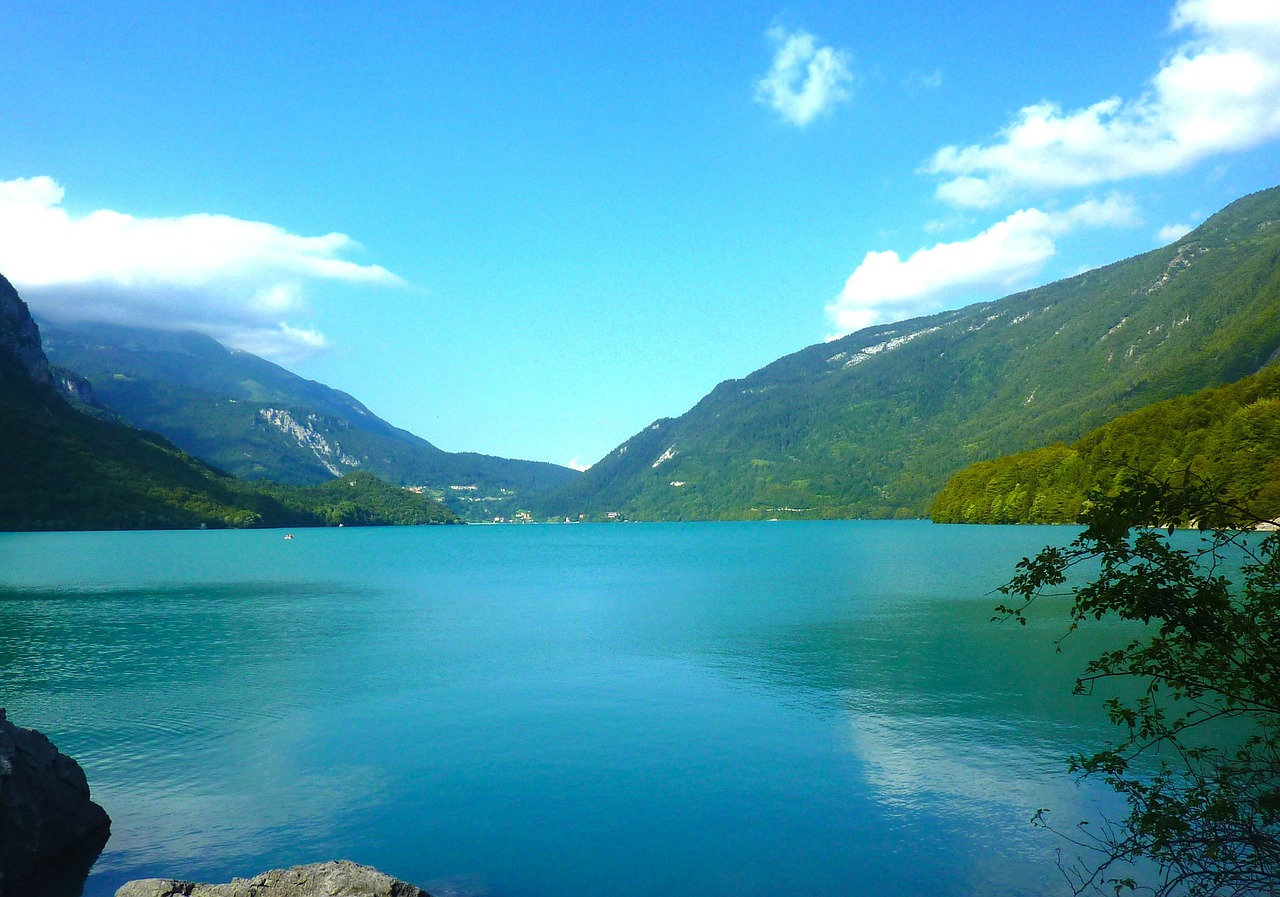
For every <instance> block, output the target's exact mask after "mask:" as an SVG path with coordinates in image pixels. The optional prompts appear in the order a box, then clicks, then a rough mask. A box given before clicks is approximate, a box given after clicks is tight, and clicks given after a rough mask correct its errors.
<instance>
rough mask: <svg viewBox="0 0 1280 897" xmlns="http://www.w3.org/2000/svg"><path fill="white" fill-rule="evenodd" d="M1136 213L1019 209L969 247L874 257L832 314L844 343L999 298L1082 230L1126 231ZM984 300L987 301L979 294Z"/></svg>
mask: <svg viewBox="0 0 1280 897" xmlns="http://www.w3.org/2000/svg"><path fill="white" fill-rule="evenodd" d="M1136 220H1137V213H1136V211H1135V210H1134V207H1133V204H1132V202H1131V201H1130V200H1129V199H1127V198H1126V197H1122V196H1112V197H1110V198H1109V199H1107V200H1105V201H1097V200H1089V201H1086V202H1082V203H1080V204H1079V205H1076V206H1074V207H1072V208H1070V209H1067V210H1065V211H1062V212H1043V211H1041V210H1040V209H1034V208H1032V209H1019V210H1018V211H1016V212H1014V213H1013V214H1012V215H1009V216H1008V217H1007V218H1005V219H1004V220H1003V221H999V222H997V223H996V224H993V225H992V226H991V227H989V228H987V229H986V230H984V231H982V232H981V233H979V234H978V235H977V236H974V237H970V238H969V239H967V240H957V241H955V242H951V243H938V244H935V245H934V246H931V247H928V248H925V249H920V250H917V251H916V252H914V253H912V254H911V255H910V256H909V257H907V258H905V259H904V258H902V257H901V256H899V255H898V253H896V252H894V251H892V250H890V251H887V252H868V253H867V254H866V256H865V257H864V258H863V260H862V263H861V264H859V265H858V267H857V269H855V270H854V272H853V274H851V275H849V279H848V280H847V281H846V282H845V285H844V289H843V290H841V291H840V295H839V296H837V297H836V299H835V301H833V302H832V303H831V304H830V305H828V306H827V308H826V312H827V316H828V318H829V319H830V320H831V322H832V324H834V325H835V327H836V331H837V332H836V333H835V334H834V335H836V336H841V335H843V334H846V333H851V332H853V331H855V330H860V329H862V328H863V327H870V326H871V325H873V324H880V323H884V322H886V321H897V320H901V319H903V318H909V317H915V316H918V315H926V314H930V313H932V312H935V311H939V310H941V309H942V308H945V307H947V303H949V302H950V300H955V299H959V298H968V299H970V300H973V301H977V300H980V299H983V298H991V299H994V298H996V297H998V296H1000V295H1002V294H1003V293H1007V292H1010V291H1012V290H1015V289H1018V288H1019V287H1023V286H1027V285H1028V281H1029V280H1030V278H1032V277H1034V276H1035V275H1036V274H1038V273H1039V272H1040V270H1041V268H1042V267H1043V266H1044V264H1045V262H1047V261H1048V260H1049V259H1050V258H1052V257H1053V255H1054V254H1055V252H1056V251H1057V248H1056V246H1055V244H1054V238H1055V237H1059V236H1062V235H1063V234H1066V233H1069V232H1071V231H1072V230H1074V229H1076V228H1077V227H1103V226H1126V225H1132V224H1134V223H1136ZM981 294H986V295H981Z"/></svg>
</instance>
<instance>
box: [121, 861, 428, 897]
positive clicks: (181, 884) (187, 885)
mask: <svg viewBox="0 0 1280 897" xmlns="http://www.w3.org/2000/svg"><path fill="white" fill-rule="evenodd" d="M116 897H431V895H430V894H428V893H427V892H426V891H424V890H422V889H421V888H417V887H414V886H413V885H411V884H407V883H405V882H403V881H399V880H398V879H394V878H392V877H391V876H390V875H385V874H383V873H381V872H379V871H378V870H377V869H373V868H371V867H369V866H360V865H357V864H356V863H353V862H351V861H350V860H337V861H336V862H329V863H313V864H311V865H310V866H294V867H293V868H292V869H274V870H272V871H270V872H263V873H262V874H261V875H257V876H254V877H253V878H237V879H233V880H232V882H231V883H230V884H225V885H200V884H195V883H194V882H189V881H175V880H174V879H170V878H147V879H142V880H140V881H131V882H128V883H127V884H125V885H123V886H121V888H120V889H119V890H118V891H116Z"/></svg>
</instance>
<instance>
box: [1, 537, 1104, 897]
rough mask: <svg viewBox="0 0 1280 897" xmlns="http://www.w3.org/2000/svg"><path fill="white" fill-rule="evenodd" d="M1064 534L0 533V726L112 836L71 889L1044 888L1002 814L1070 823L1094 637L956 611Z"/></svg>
mask: <svg viewBox="0 0 1280 897" xmlns="http://www.w3.org/2000/svg"><path fill="white" fill-rule="evenodd" d="M1072 535H1073V531H1072V530H1069V529H1063V528H1051V527H1017V528H1014V527H938V526H933V525H930V524H927V523H919V522H905V523H903V522H899V523H891V522H833V523H783V524H763V523H757V524H690V525H683V524H654V525H625V526H624V525H597V526H586V525H584V526H528V527H476V526H473V527H438V528H413V529H410V528H388V529H342V530H301V531H297V532H296V538H294V539H293V540H290V541H286V540H284V539H283V538H282V533H281V532H279V531H246V532H177V533H78V534H9V535H3V536H0V705H3V706H7V707H8V708H9V710H10V717H11V718H12V719H13V720H14V721H15V722H17V723H18V724H19V725H27V726H32V727H35V728H40V729H42V730H43V731H45V732H46V733H48V734H49V735H50V736H51V737H52V738H53V739H54V741H55V742H56V743H57V744H58V745H59V747H60V748H62V749H63V750H64V751H66V752H68V753H70V754H72V755H73V756H75V757H77V758H78V759H79V761H80V762H81V764H82V765H83V766H84V767H85V769H86V772H87V774H88V777H89V781H90V783H91V785H92V787H93V792H94V796H95V798H96V799H97V800H98V801H99V802H100V803H102V804H103V805H104V806H105V807H106V808H107V810H108V812H109V813H110V814H111V816H112V818H113V820H114V824H113V835H112V838H111V841H110V842H109V843H108V845H107V848H106V850H105V852H104V853H103V855H102V857H101V858H100V860H99V862H98V864H97V866H96V867H95V869H94V872H93V874H92V875H91V876H90V879H89V881H88V883H87V885H86V890H85V893H86V894H87V895H93V897H97V895H110V894H112V893H114V890H115V888H116V887H117V886H118V885H119V884H120V883H121V882H123V881H126V880H128V879H130V878H137V877H148V876H164V877H170V876H174V877H182V878H190V879H196V880H203V881H225V880H229V879H230V877H232V876H234V875H249V874H252V873H256V872H259V871H262V870H264V869H267V868H274V867H280V866H287V865H293V864H296V863H303V862H314V861H318V860H322V859H330V858H338V857H346V858H350V859H354V860H357V861H359V862H363V863H369V864H372V865H376V866H378V867H379V868H381V869H383V870H384V871H386V872H389V873H391V874H393V875H396V876H398V877H400V878H404V879H407V880H410V881H413V882H415V883H417V884H420V885H423V886H425V887H427V888H428V889H429V890H432V891H433V892H434V893H437V894H450V893H458V894H470V895H496V897H552V895H555V897H597V895H598V897H603V895H610V897H627V895H652V894H655V893H673V894H700V895H721V894H724V895H729V894H734V895H742V894H748V895H750V894H761V895H764V894H768V895H806V897H812V895H821V894H875V893H884V894H890V893H892V894H905V895H912V894H920V895H926V894H927V895H938V897H946V895H969V894H972V895H1048V894H1062V893H1065V892H1066V888H1065V885H1064V883H1063V882H1062V879H1061V876H1060V874H1059V872H1058V871H1057V869H1056V867H1055V865H1054V861H1053V851H1054V848H1055V847H1056V846H1058V845H1057V842H1055V841H1054V840H1053V838H1052V836H1050V835H1048V834H1047V833H1044V832H1042V831H1039V830H1036V829H1033V828H1032V827H1031V826H1030V825H1029V820H1030V817H1031V816H1032V814H1033V813H1034V811H1035V810H1036V809H1037V808H1040V807H1052V808H1054V812H1055V814H1058V818H1060V819H1062V820H1063V821H1068V820H1069V821H1074V820H1075V819H1077V818H1080V817H1082V816H1083V815H1087V814H1089V813H1091V812H1093V810H1092V809H1091V808H1092V807H1093V806H1094V802H1095V800H1096V799H1097V797H1098V795H1097V794H1096V793H1094V792H1086V791H1082V790H1080V789H1079V788H1078V787H1077V786H1076V785H1075V784H1074V783H1073V782H1072V781H1071V779H1070V778H1069V777H1068V775H1067V774H1066V771H1065V764H1064V758H1065V757H1066V755H1067V754H1069V753H1070V752H1072V751H1073V750H1077V749H1079V748H1081V747H1082V746H1086V745H1088V744H1091V743H1097V741H1098V739H1099V738H1101V737H1103V736H1105V735H1106V734H1107V731H1106V728H1105V725H1104V724H1101V723H1100V722H1099V720H1100V714H1099V712H1098V709H1097V706H1096V704H1095V703H1093V702H1089V701H1086V700H1082V699H1078V698H1072V697H1071V696H1070V690H1071V681H1072V678H1073V674H1074V672H1075V671H1076V670H1077V669H1078V668H1079V666H1080V664H1081V663H1082V659H1083V657H1084V656H1086V655H1087V654H1089V653H1091V651H1092V650H1093V649H1096V648H1097V647H1098V643H1097V642H1096V641H1089V640H1086V639H1077V640H1074V641H1073V642H1071V643H1070V644H1069V645H1068V650H1067V652H1066V653H1065V654H1063V655H1056V654H1055V653H1054V651H1053V639H1054V638H1055V637H1056V636H1057V635H1059V634H1060V633H1061V629H1062V625H1063V622H1062V618H1061V615H1060V610H1061V608H1060V607H1059V608H1058V612H1057V613H1049V614H1047V615H1041V616H1039V617H1037V619H1036V620H1035V621H1034V622H1033V624H1032V625H1031V626H1029V627H1026V628H1023V627H1017V626H1012V625H1000V624H992V623H991V622H989V621H990V617H991V615H992V613H991V608H992V606H993V605H994V604H995V603H996V600H997V598H998V596H995V595H993V594H992V593H991V592H992V589H993V588H994V587H995V586H997V585H999V584H1000V583H1001V582H1003V581H1004V580H1005V579H1007V578H1008V575H1009V574H1010V572H1011V570H1012V567H1013V564H1014V563H1015V562H1016V561H1017V559H1018V558H1020V557H1022V556H1023V555H1026V554H1030V553H1033V552H1035V551H1036V550H1037V549H1038V548H1040V547H1041V546H1043V545H1044V544H1046V543H1048V542H1055V543H1062V542H1065V541H1067V540H1068V539H1069V538H1070V537H1071V536H1072ZM1049 610H1051V611H1052V610H1053V608H1049Z"/></svg>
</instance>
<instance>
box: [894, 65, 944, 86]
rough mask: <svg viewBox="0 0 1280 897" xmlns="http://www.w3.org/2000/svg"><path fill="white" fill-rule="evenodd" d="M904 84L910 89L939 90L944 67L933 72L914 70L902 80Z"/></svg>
mask: <svg viewBox="0 0 1280 897" xmlns="http://www.w3.org/2000/svg"><path fill="white" fill-rule="evenodd" d="M902 86H903V87H905V88H906V89H907V90H909V91H919V90H937V89H938V88H939V87H941V86H942V69H934V70H933V71H932V72H912V73H911V74H910V75H907V77H906V78H904V79H903V81H902Z"/></svg>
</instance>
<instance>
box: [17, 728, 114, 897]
mask: <svg viewBox="0 0 1280 897" xmlns="http://www.w3.org/2000/svg"><path fill="white" fill-rule="evenodd" d="M110 833H111V819H110V818H109V817H108V816H107V813H106V811H105V810H103V809H102V807H100V806H98V805H97V804H95V803H94V802H93V801H92V800H90V799H89V783H88V782H87V781H86V780H85V777H84V770H82V769H81V768H80V764H78V763H76V761H75V760H72V759H71V758H70V757H68V756H67V755H66V754H63V753H60V752H59V751H58V749H57V748H56V747H54V745H53V743H52V742H51V741H49V739H48V738H46V737H45V736H44V735H42V734H40V733H39V732H37V731H35V730H34V729H22V728H19V727H18V726H15V725H14V724H13V723H11V722H9V720H8V718H7V717H6V715H5V711H4V709H3V708H0V897H27V895H37V894H39V895H46V894H54V893H58V892H60V891H62V890H64V889H65V888H66V887H71V888H75V887H76V886H77V885H78V884H83V883H84V879H85V876H86V875H88V873H89V867H90V866H92V865H93V861H94V860H95V859H97V857H98V854H99V853H101V852H102V847H103V845H104V844H106V843H107V837H108V836H109V835H110ZM77 880H78V881H77Z"/></svg>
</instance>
